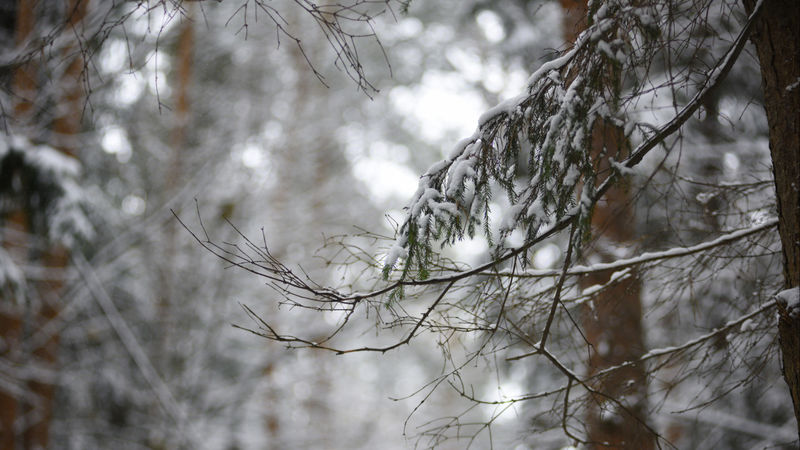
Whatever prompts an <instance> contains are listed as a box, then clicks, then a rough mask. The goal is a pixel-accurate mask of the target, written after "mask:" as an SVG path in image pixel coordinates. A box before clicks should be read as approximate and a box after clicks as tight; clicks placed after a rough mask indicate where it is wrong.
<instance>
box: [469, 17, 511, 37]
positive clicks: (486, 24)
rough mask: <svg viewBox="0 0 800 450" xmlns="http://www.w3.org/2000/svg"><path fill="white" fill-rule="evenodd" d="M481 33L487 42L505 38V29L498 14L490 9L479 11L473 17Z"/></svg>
mask: <svg viewBox="0 0 800 450" xmlns="http://www.w3.org/2000/svg"><path fill="white" fill-rule="evenodd" d="M475 22H477V23H478V27H480V29H481V31H482V32H483V35H484V36H485V37H486V39H487V40H488V41H489V42H500V41H502V40H503V39H505V38H506V30H505V28H504V27H503V21H502V19H500V16H498V15H497V14H495V13H493V12H491V11H481V12H480V13H478V15H477V17H475Z"/></svg>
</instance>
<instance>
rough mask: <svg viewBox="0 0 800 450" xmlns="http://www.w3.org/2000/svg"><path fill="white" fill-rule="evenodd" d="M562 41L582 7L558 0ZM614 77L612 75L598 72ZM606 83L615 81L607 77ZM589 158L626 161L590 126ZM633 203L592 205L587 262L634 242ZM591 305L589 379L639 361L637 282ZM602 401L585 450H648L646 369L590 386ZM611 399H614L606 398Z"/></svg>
mask: <svg viewBox="0 0 800 450" xmlns="http://www.w3.org/2000/svg"><path fill="white" fill-rule="evenodd" d="M561 6H562V8H563V10H564V23H563V27H564V37H565V39H567V40H568V42H574V41H575V39H576V38H577V36H578V35H579V34H580V32H581V31H583V30H584V29H585V28H586V13H587V9H588V8H587V2H586V1H585V0H561ZM603 76H608V77H611V78H617V76H616V74H611V73H609V74H604V75H603ZM611 82H614V80H613V79H612V80H611ZM591 145H592V148H591V151H592V157H593V160H594V161H596V166H597V167H596V170H597V171H598V173H603V172H607V171H608V169H609V161H608V157H609V156H613V157H615V158H617V159H620V158H621V157H624V155H625V153H626V152H627V150H628V147H629V146H628V143H627V140H626V139H625V137H624V135H623V133H622V130H621V129H619V127H616V126H612V125H610V124H607V123H603V122H600V123H596V124H595V126H594V129H593V130H592V143H591ZM632 205H633V202H632V197H631V195H630V194H629V192H628V190H627V187H626V186H617V187H614V188H612V189H610V190H609V191H608V192H607V193H606V195H605V196H604V197H603V198H602V199H601V200H600V201H598V203H597V205H596V206H595V208H594V211H593V215H592V229H593V230H594V233H595V234H596V235H598V236H600V237H599V239H598V241H597V245H596V246H595V248H593V249H591V250H590V251H589V252H587V257H589V258H599V259H602V260H609V259H612V258H615V257H616V256H615V255H614V254H613V252H607V251H605V250H604V247H606V248H610V249H618V248H620V247H628V246H630V245H631V243H632V242H633V241H634V239H635V238H636V236H635V230H634V229H633V227H632V223H633V206H632ZM611 276H612V271H607V272H599V273H594V274H592V275H589V276H586V277H584V278H583V279H582V280H581V281H580V285H581V286H582V287H588V286H591V285H603V284H606V283H608V281H609V280H610V278H611ZM592 304H593V307H591V308H589V307H587V308H586V310H585V311H584V313H583V326H584V331H585V335H586V339H587V340H588V342H589V344H590V353H589V361H588V375H590V376H591V375H593V374H596V373H597V372H600V371H602V370H603V369H605V368H608V367H611V366H615V365H619V364H621V363H623V362H625V361H630V360H634V359H636V358H638V357H639V356H640V355H641V354H642V353H644V351H645V346H644V332H643V329H642V305H641V283H640V281H639V279H638V277H637V276H636V274H635V273H632V274H631V276H629V277H628V278H626V279H623V280H621V281H618V282H616V283H615V284H614V285H613V286H611V287H609V288H607V289H604V290H603V291H601V292H599V293H598V294H596V295H595V297H594V299H593V300H592ZM593 387H594V388H595V389H596V390H597V391H598V392H600V393H602V394H603V395H602V396H601V395H597V396H595V398H593V401H592V403H591V404H590V406H589V408H588V414H587V417H586V426H587V440H588V447H589V448H602V449H631V448H635V449H639V450H650V449H652V448H653V446H654V441H653V436H652V433H651V432H650V431H649V430H648V429H647V426H646V421H647V377H646V374H645V370H644V367H642V366H630V367H626V368H625V369H623V370H618V371H615V372H613V373H612V374H609V375H607V376H605V377H602V378H599V379H597V380H596V382H595V383H594V386H593ZM611 399H613V400H611Z"/></svg>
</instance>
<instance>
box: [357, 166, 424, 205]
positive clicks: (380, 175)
mask: <svg viewBox="0 0 800 450" xmlns="http://www.w3.org/2000/svg"><path fill="white" fill-rule="evenodd" d="M353 174H354V175H355V176H356V178H358V179H359V180H361V181H363V182H364V183H365V184H366V185H367V187H369V189H370V192H371V193H372V195H373V196H375V198H376V199H377V200H378V201H385V200H388V199H389V198H390V197H392V196H398V197H400V198H401V199H403V200H406V199H408V198H411V196H412V195H414V192H416V190H417V185H418V184H419V175H417V174H415V173H414V172H412V171H411V170H410V169H409V168H408V167H406V166H404V165H402V164H398V163H396V162H393V161H389V160H386V159H381V158H372V157H367V158H362V159H359V160H358V161H356V162H355V164H353Z"/></svg>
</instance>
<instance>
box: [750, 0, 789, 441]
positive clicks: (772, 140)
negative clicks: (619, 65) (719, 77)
mask: <svg viewBox="0 0 800 450" xmlns="http://www.w3.org/2000/svg"><path fill="white" fill-rule="evenodd" d="M755 3H756V1H755V0H744V4H745V7H746V8H747V9H748V10H749V11H752V9H753V6H754V5H755ZM751 40H752V42H753V43H754V44H755V45H756V52H757V55H758V60H759V63H760V65H761V79H762V86H763V90H764V108H765V109H766V111H767V123H768V124H769V149H770V154H771V156H772V170H773V175H774V177H775V192H776V195H777V201H778V220H779V222H778V232H779V233H780V237H781V248H782V251H783V274H784V288H786V289H789V288H797V287H798V286H800V2H798V1H797V0H766V4H765V5H764V8H763V11H762V12H761V16H760V17H759V18H758V22H757V23H756V28H755V30H754V33H753V35H752V36H751ZM778 337H779V340H780V346H781V353H782V370H783V377H784V379H785V380H786V383H787V384H788V385H789V392H790V394H791V398H792V403H793V405H794V415H795V419H796V420H797V430H798V438H800V311H798V310H797V309H795V310H794V314H792V311H790V310H789V309H788V308H787V307H786V305H785V304H782V303H779V305H778Z"/></svg>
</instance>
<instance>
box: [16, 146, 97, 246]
mask: <svg viewBox="0 0 800 450" xmlns="http://www.w3.org/2000/svg"><path fill="white" fill-rule="evenodd" d="M0 173H1V174H2V176H3V182H2V185H0V205H2V208H3V212H4V213H7V212H9V211H11V210H12V209H13V208H19V207H22V208H24V209H26V210H27V211H29V214H30V219H29V220H30V222H31V225H32V227H33V231H34V232H35V233H37V234H39V235H41V236H45V237H46V238H47V239H49V240H50V241H51V242H52V243H56V244H60V245H63V246H65V247H67V248H71V247H73V246H75V245H76V244H77V243H79V242H87V241H89V240H90V239H91V238H92V237H93V236H94V234H95V230H94V226H93V225H92V223H91V221H90V219H89V217H88V216H87V213H88V211H89V210H90V209H91V204H90V202H89V198H90V195H88V193H87V192H86V191H85V190H84V189H83V188H82V187H81V184H80V178H81V164H80V163H79V162H78V160H76V159H75V158H73V157H71V156H69V155H66V154H64V153H63V152H61V151H59V150H57V149H54V148H52V147H50V146H48V145H35V144H33V143H31V142H30V141H28V140H27V139H25V138H23V137H20V136H8V135H5V134H3V135H0Z"/></svg>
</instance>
